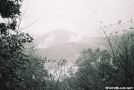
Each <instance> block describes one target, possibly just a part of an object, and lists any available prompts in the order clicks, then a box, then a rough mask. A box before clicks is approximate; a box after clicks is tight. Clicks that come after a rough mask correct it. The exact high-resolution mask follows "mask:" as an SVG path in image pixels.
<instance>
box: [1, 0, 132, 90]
mask: <svg viewBox="0 0 134 90" xmlns="http://www.w3.org/2000/svg"><path fill="white" fill-rule="evenodd" d="M22 2H23V0H0V16H1V18H2V19H4V21H5V22H1V21H0V90H105V89H106V87H111V89H114V88H112V87H122V88H123V87H124V88H125V89H127V87H128V88H129V89H133V87H134V31H133V30H134V28H133V26H131V27H130V28H128V29H127V30H124V31H123V32H122V33H120V34H119V32H118V31H117V30H118V27H119V26H121V25H122V22H121V21H118V22H117V24H118V25H117V27H116V29H115V30H113V31H112V32H110V34H109V32H108V30H109V29H110V28H111V27H112V25H109V26H103V25H101V24H100V23H99V26H100V28H99V30H98V33H99V35H100V36H101V39H100V40H99V42H97V43H98V44H99V45H102V46H103V47H105V48H103V49H101V48H96V49H92V48H88V49H86V50H83V51H82V52H81V55H80V57H79V58H78V59H77V61H76V63H75V65H76V67H77V70H73V68H70V69H68V71H67V73H65V69H64V67H65V64H66V60H62V59H61V61H60V62H59V63H58V67H59V69H58V71H57V72H58V74H56V73H55V74H50V73H49V71H48V70H47V69H46V68H45V64H47V62H50V61H49V60H47V58H41V57H39V56H38V55H36V53H35V51H36V49H35V48H34V47H32V44H33V43H32V42H33V40H34V38H33V37H32V36H30V35H29V34H28V33H25V32H22V30H21V28H20V23H21V19H22V13H21V12H20V8H21V3H22ZM130 22H131V23H133V22H132V20H130ZM29 46H30V47H29ZM116 89H119V88H116ZM125 89H124V90H125Z"/></svg>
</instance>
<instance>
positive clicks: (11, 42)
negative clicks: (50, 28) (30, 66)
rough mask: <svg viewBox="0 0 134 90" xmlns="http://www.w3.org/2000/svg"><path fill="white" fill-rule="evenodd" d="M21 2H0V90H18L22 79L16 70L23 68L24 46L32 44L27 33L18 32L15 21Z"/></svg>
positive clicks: (17, 0) (8, 0)
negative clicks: (0, 19) (0, 20)
mask: <svg viewBox="0 0 134 90" xmlns="http://www.w3.org/2000/svg"><path fill="white" fill-rule="evenodd" d="M21 2H22V0H0V15H1V18H2V19H3V21H4V22H0V50H1V51H0V87H1V90H15V89H17V88H20V83H21V82H22V79H21V78H19V76H17V70H18V69H23V68H24V66H23V65H24V62H26V61H27V57H28V56H27V55H26V54H24V53H23V49H24V44H25V43H30V42H32V40H33V38H32V37H31V36H30V35H29V34H28V33H23V32H20V31H19V29H18V28H17V27H18V22H17V19H18V17H19V16H20V15H21V12H20V7H21Z"/></svg>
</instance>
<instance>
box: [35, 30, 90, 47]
mask: <svg viewBox="0 0 134 90" xmlns="http://www.w3.org/2000/svg"><path fill="white" fill-rule="evenodd" d="M88 41H90V38H89V37H87V36H82V35H78V34H77V33H74V32H71V31H68V30H62V29H55V30H52V31H50V32H48V33H46V34H44V35H42V36H38V37H36V38H35V41H34V42H35V44H36V46H37V48H47V47H51V46H54V45H57V44H62V43H65V42H78V43H86V42H88Z"/></svg>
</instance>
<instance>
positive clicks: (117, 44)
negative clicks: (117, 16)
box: [99, 21, 134, 86]
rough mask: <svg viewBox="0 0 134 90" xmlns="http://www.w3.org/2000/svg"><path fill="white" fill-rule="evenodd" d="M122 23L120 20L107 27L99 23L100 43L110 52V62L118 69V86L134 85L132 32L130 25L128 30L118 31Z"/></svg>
mask: <svg viewBox="0 0 134 90" xmlns="http://www.w3.org/2000/svg"><path fill="white" fill-rule="evenodd" d="M122 25H124V23H123V24H122V23H121V21H118V23H117V26H114V25H110V26H109V27H107V28H104V27H103V26H102V25H101V24H99V26H100V29H99V34H100V35H101V37H102V40H101V43H100V44H101V45H103V46H104V47H106V48H107V49H108V50H109V51H110V52H111V54H112V57H113V60H112V64H113V66H114V67H115V68H116V69H117V70H118V76H117V77H118V78H119V84H118V86H134V77H133V76H134V73H133V70H134V57H133V50H134V40H133V39H134V37H133V35H134V34H133V33H134V32H133V31H132V30H133V28H132V27H130V30H129V29H128V30H122V32H121V31H119V30H120V27H122ZM113 27H115V29H113ZM110 29H112V30H110ZM109 32H110V33H109Z"/></svg>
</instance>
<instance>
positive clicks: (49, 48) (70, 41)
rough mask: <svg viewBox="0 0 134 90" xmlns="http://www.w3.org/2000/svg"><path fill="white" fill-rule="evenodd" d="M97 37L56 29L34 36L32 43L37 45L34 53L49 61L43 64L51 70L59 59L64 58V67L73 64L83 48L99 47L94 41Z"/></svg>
mask: <svg viewBox="0 0 134 90" xmlns="http://www.w3.org/2000/svg"><path fill="white" fill-rule="evenodd" d="M98 39H99V38H98V37H97V38H91V37H87V36H82V35H78V34H77V33H74V32H71V31H67V30H58V29H56V30H53V31H50V32H48V33H46V34H44V35H42V36H38V37H36V38H35V40H34V43H35V45H36V46H37V47H36V48H37V51H36V53H37V54H38V55H39V56H41V57H42V58H45V57H46V58H47V60H48V61H49V62H47V63H46V64H45V66H46V68H47V69H49V70H50V71H51V70H52V69H54V68H56V67H57V66H58V65H57V64H58V62H60V61H61V60H66V62H67V63H66V68H69V67H70V66H73V65H74V63H75V62H76V60H77V59H78V57H79V56H80V54H81V52H82V51H83V50H84V49H88V48H92V49H94V48H97V47H99V45H98V44H96V43H94V42H96V41H97V40H98Z"/></svg>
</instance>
